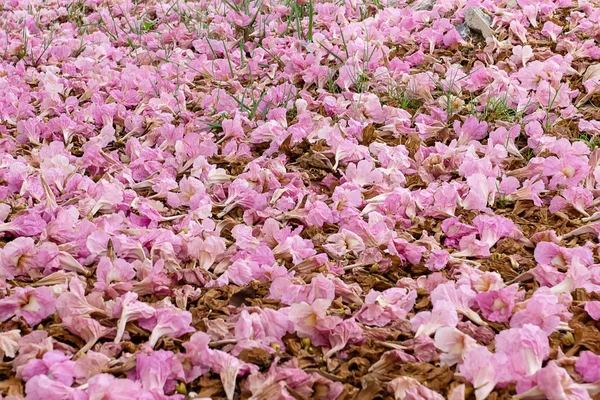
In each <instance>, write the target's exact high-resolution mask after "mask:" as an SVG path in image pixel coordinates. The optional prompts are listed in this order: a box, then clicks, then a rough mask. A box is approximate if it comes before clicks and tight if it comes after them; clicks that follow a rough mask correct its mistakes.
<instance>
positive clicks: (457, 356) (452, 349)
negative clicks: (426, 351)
mask: <svg viewBox="0 0 600 400" xmlns="http://www.w3.org/2000/svg"><path fill="white" fill-rule="evenodd" d="M434 345H435V347H436V348H437V349H439V350H441V351H442V352H443V353H442V354H440V363H442V364H447V365H454V364H460V363H462V362H463V361H464V360H465V356H466V354H468V353H469V352H470V351H471V350H473V349H474V348H476V347H477V346H478V344H477V341H476V340H475V339H473V338H472V337H470V336H469V335H466V334H464V333H462V332H461V331H459V330H458V329H456V328H454V327H451V326H446V327H441V328H439V329H438V330H437V331H436V332H435V338H434Z"/></svg>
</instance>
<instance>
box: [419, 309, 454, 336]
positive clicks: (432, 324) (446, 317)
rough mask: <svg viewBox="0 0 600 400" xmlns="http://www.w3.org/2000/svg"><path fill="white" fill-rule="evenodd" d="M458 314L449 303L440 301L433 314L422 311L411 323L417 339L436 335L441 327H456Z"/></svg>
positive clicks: (432, 311)
mask: <svg viewBox="0 0 600 400" xmlns="http://www.w3.org/2000/svg"><path fill="white" fill-rule="evenodd" d="M456 324H458V314H457V313H456V309H455V308H454V306H453V305H452V303H449V302H447V301H443V300H441V301H438V302H436V303H435V304H434V305H433V309H432V310H431V312H429V311H421V312H420V313H418V314H417V315H415V317H414V318H413V319H411V321H410V325H411V329H412V330H413V332H415V338H417V337H419V336H421V335H425V336H429V335H431V334H433V333H435V332H436V331H437V330H438V329H439V328H441V327H452V328H454V327H456Z"/></svg>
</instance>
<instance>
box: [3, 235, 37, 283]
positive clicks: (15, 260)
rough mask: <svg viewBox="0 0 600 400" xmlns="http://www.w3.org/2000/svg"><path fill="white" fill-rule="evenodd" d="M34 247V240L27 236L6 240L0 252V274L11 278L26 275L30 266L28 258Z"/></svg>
mask: <svg viewBox="0 0 600 400" xmlns="http://www.w3.org/2000/svg"><path fill="white" fill-rule="evenodd" d="M34 249H35V242H34V241H33V239H31V238H28V237H18V238H15V239H14V240H12V241H10V242H8V243H7V244H6V245H5V246H4V248H3V249H2V250H1V252H0V276H4V277H6V278H9V279H12V278H14V277H15V276H23V275H27V272H28V271H29V269H31V266H30V265H29V263H28V259H30V258H31V256H32V255H33V252H34Z"/></svg>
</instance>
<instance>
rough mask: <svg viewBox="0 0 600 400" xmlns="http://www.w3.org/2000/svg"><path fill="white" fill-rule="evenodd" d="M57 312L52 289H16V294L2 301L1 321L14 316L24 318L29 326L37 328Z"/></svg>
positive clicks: (0, 305)
mask: <svg viewBox="0 0 600 400" xmlns="http://www.w3.org/2000/svg"><path fill="white" fill-rule="evenodd" d="M55 311H56V299H55V298H54V295H53V294H52V291H51V290H50V288H48V287H46V286H43V287H40V288H31V287H27V288H20V287H17V288H15V291H14V294H13V295H11V296H9V297H5V298H4V299H0V321H8V320H9V319H10V318H12V317H13V316H17V317H23V318H24V319H25V321H27V323H28V324H29V326H35V325H37V324H39V323H40V322H42V320H43V319H44V318H46V317H48V316H50V315H52V314H54V312H55Z"/></svg>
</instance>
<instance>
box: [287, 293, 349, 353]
mask: <svg viewBox="0 0 600 400" xmlns="http://www.w3.org/2000/svg"><path fill="white" fill-rule="evenodd" d="M330 305H331V300H327V299H317V300H315V301H314V302H313V303H312V304H308V303H305V302H302V303H299V304H292V306H291V307H290V312H289V318H290V321H291V322H292V323H293V324H294V330H295V331H296V333H297V334H298V336H300V337H303V338H310V339H311V341H312V342H313V343H314V344H315V345H317V346H322V345H325V344H327V343H328V337H329V335H330V334H331V331H332V330H333V328H335V326H336V325H337V324H338V323H339V322H341V321H340V319H339V318H338V317H333V316H328V315H327V310H328V309H329V306H330Z"/></svg>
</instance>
